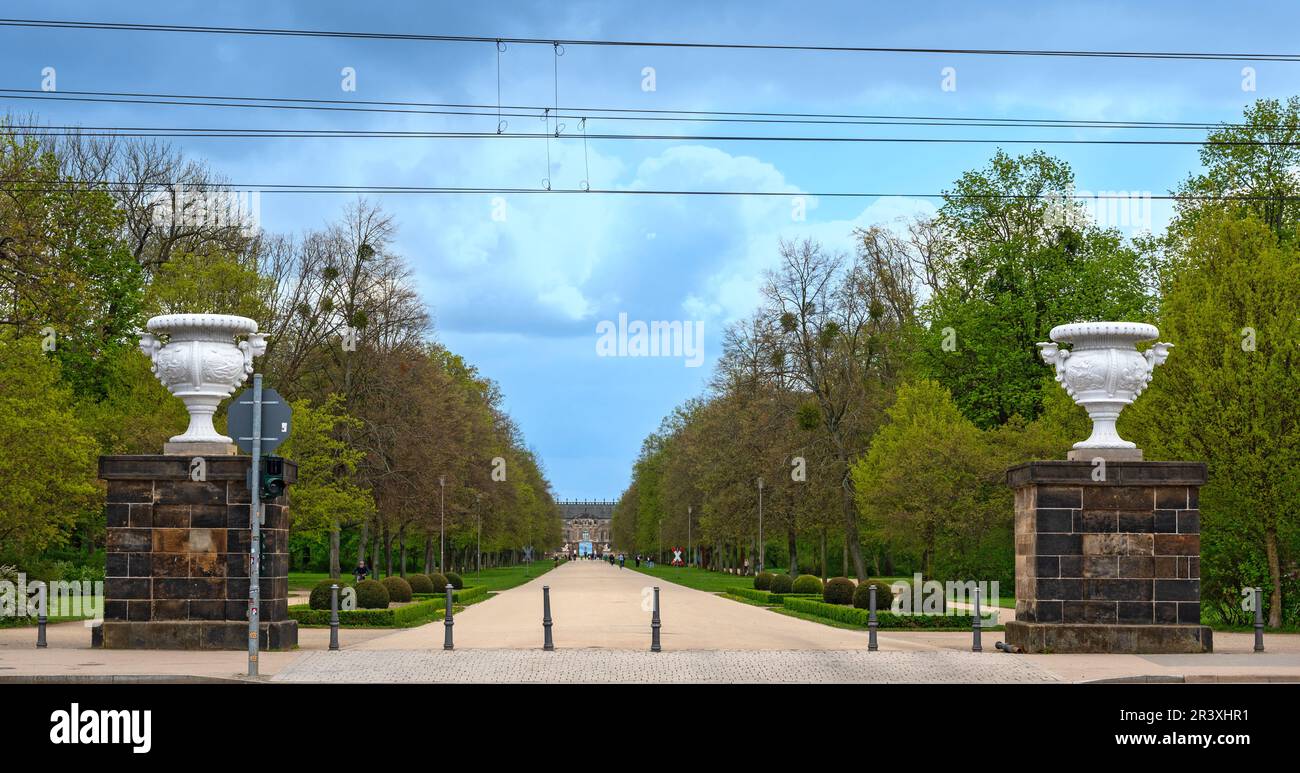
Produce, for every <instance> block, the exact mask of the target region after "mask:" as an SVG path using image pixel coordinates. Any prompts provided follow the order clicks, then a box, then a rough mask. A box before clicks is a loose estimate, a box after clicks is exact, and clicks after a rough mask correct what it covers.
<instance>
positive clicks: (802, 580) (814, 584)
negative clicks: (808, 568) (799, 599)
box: [792, 574, 822, 593]
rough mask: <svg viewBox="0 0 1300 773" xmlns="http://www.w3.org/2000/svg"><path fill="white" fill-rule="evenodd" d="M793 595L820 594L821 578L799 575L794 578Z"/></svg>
mask: <svg viewBox="0 0 1300 773" xmlns="http://www.w3.org/2000/svg"><path fill="white" fill-rule="evenodd" d="M792 592H793V593H821V592H822V578H820V577H814V576H813V575H811V574H801V575H799V576H798V577H796V578H794V589H793V591H792Z"/></svg>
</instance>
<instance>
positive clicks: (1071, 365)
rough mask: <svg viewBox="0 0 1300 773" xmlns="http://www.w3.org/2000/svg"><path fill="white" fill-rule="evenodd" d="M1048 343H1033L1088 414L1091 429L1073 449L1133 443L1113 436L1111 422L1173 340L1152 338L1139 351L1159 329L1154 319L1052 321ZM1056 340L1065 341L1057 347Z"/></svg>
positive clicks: (1127, 446) (1148, 377)
mask: <svg viewBox="0 0 1300 773" xmlns="http://www.w3.org/2000/svg"><path fill="white" fill-rule="evenodd" d="M1048 335H1050V336H1051V338H1052V343H1047V342H1043V343H1040V344H1038V349H1039V353H1040V354H1042V357H1043V360H1045V361H1046V362H1047V363H1048V364H1049V365H1053V366H1055V368H1056V380H1057V381H1059V382H1060V383H1061V386H1063V387H1065V391H1066V393H1067V394H1069V395H1070V397H1072V398H1074V401H1075V402H1076V403H1078V404H1079V405H1082V406H1083V408H1084V410H1086V411H1087V412H1088V417H1089V418H1090V419H1092V435H1091V436H1089V438H1088V439H1087V440H1083V441H1080V442H1078V443H1075V444H1074V447H1075V448H1076V449H1097V448H1102V449H1105V448H1112V449H1113V448H1123V449H1135V448H1137V446H1136V444H1134V443H1130V442H1129V441H1127V440H1125V439H1124V438H1122V437H1120V436H1119V433H1118V432H1117V431H1116V430H1115V422H1116V420H1117V419H1119V413H1120V411H1121V410H1123V409H1124V406H1126V405H1128V404H1130V403H1132V402H1133V401H1134V400H1135V399H1137V396H1138V395H1140V394H1142V390H1144V389H1146V386H1147V384H1149V383H1151V375H1152V372H1153V371H1154V370H1155V368H1156V366H1157V365H1161V364H1163V363H1164V361H1165V359H1167V358H1168V357H1169V348H1170V347H1172V346H1173V344H1168V343H1155V344H1152V345H1151V346H1150V348H1148V349H1147V350H1146V351H1144V352H1139V351H1138V350H1137V346H1136V345H1137V344H1138V343H1139V342H1141V341H1154V340H1155V339H1156V337H1157V336H1159V335H1160V331H1159V330H1158V329H1157V328H1156V326H1155V325H1146V324H1143V323H1140V322H1080V323H1076V324H1072V325H1058V326H1056V327H1054V328H1052V331H1051V332H1050V333H1049V334H1048ZM1058 344H1071V345H1072V348H1070V349H1062V348H1060V346H1059V345H1058Z"/></svg>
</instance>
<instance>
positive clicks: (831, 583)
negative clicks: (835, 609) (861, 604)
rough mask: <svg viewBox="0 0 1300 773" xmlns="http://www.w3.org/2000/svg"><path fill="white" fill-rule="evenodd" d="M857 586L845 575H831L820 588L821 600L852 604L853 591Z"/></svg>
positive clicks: (830, 602) (831, 602)
mask: <svg viewBox="0 0 1300 773" xmlns="http://www.w3.org/2000/svg"><path fill="white" fill-rule="evenodd" d="M855 590H857V586H856V585H854V584H853V581H852V580H850V579H849V578H847V577H832V578H831V579H830V580H828V581H827V582H826V588H825V589H824V590H822V601H825V602H826V603H827V604H845V605H848V604H852V603H853V592H854V591H855Z"/></svg>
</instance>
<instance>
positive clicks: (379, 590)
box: [357, 580, 389, 609]
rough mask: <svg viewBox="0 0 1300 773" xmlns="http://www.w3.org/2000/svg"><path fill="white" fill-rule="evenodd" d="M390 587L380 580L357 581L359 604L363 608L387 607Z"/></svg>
mask: <svg viewBox="0 0 1300 773" xmlns="http://www.w3.org/2000/svg"><path fill="white" fill-rule="evenodd" d="M388 601H389V599H388V588H386V587H384V584H383V583H382V582H379V581H378V580H362V581H361V582H359V583H357V606H358V607H359V608H361V609H387V608H388Z"/></svg>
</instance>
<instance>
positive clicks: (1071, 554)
mask: <svg viewBox="0 0 1300 773" xmlns="http://www.w3.org/2000/svg"><path fill="white" fill-rule="evenodd" d="M1103 469H1104V479H1103V480H1096V479H1095V478H1096V475H1097V471H1098V467H1097V466H1096V465H1094V464H1092V463H1090V462H1083V461H1053V462H1032V463H1030V464H1023V465H1020V466H1019V467H1014V468H1012V469H1011V470H1009V471H1008V472H1007V482H1008V484H1009V485H1010V486H1011V487H1012V488H1013V489H1014V490H1015V507H1016V521H1015V534H1016V537H1015V539H1016V619H1015V620H1014V621H1012V622H1009V623H1007V625H1006V641H1007V643H1008V644H1013V645H1015V646H1017V647H1020V648H1021V649H1022V650H1024V651H1025V652H1031V653H1042V652H1055V653H1071V652H1074V653H1079V652H1089V653H1096V652H1117V653H1196V652H1210V651H1212V650H1213V638H1212V631H1211V630H1210V628H1209V626H1205V625H1201V619H1200V615H1201V605H1200V541H1201V536H1200V531H1201V524H1200V509H1199V502H1198V498H1199V491H1200V487H1201V485H1202V484H1203V483H1205V465H1204V464H1203V463H1200V462H1133V461H1128V462H1125V461H1115V462H1108V463H1106V464H1105V466H1104V468H1103Z"/></svg>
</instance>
